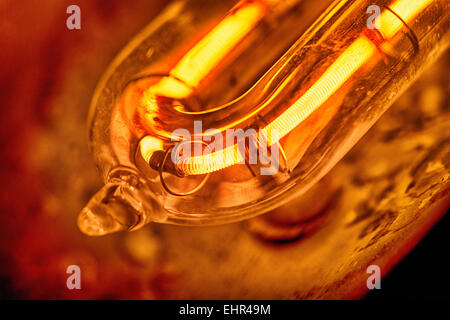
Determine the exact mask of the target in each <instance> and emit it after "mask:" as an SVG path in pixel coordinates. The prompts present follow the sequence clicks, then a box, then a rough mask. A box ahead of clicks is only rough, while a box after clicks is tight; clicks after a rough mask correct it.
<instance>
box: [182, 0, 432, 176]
mask: <svg viewBox="0 0 450 320" xmlns="http://www.w3.org/2000/svg"><path fill="white" fill-rule="evenodd" d="M430 2H431V0H423V1H420V2H418V1H413V2H412V3H411V1H409V0H399V1H397V2H395V3H394V4H392V5H391V9H392V10H393V11H394V12H396V13H397V14H399V16H400V17H402V19H404V21H406V22H409V21H411V20H412V19H413V18H414V17H415V16H416V15H417V14H418V13H419V12H420V11H422V10H423V9H424V8H425V7H426V6H427V5H428V4H429V3H430ZM241 10H242V9H241ZM380 22H381V25H382V30H381V32H382V33H383V35H384V36H385V37H386V38H391V37H392V36H394V35H395V34H396V33H397V32H398V31H400V30H401V28H402V27H403V25H402V23H401V21H399V20H398V18H396V17H395V16H394V15H393V14H392V13H391V12H389V11H384V12H383V13H382V15H381V16H380ZM220 29H221V28H219V30H220ZM245 30H246V31H245V32H248V31H249V30H250V29H245ZM239 34H240V35H241V36H242V35H243V33H239ZM207 38H208V37H206V38H205V39H203V40H206V39H207ZM229 39H230V40H229V41H230V43H232V42H233V40H232V38H229ZM208 41H212V43H215V44H214V46H217V42H215V41H214V38H212V39H208ZM202 42H203V41H202ZM202 46H205V47H208V46H207V45H206V43H202ZM199 48H201V46H200V47H199ZM200 52H201V50H200ZM211 52H215V51H214V50H213V51H211ZM375 52H376V47H375V45H374V44H373V43H372V42H371V41H370V40H368V39H367V38H366V37H364V36H361V37H359V38H358V39H357V40H356V41H355V42H354V43H353V44H351V45H350V46H349V47H348V48H347V49H346V50H345V51H344V52H343V53H342V54H341V56H339V58H338V59H337V60H336V61H335V62H334V63H333V64H332V65H331V66H330V67H329V68H328V69H327V70H326V71H325V73H324V74H323V75H322V76H321V77H320V78H319V79H318V80H317V82H315V83H314V84H313V85H312V86H311V87H310V88H309V89H308V90H307V91H306V92H305V93H304V94H303V95H302V96H301V97H300V98H299V99H298V100H297V101H296V102H295V103H294V104H293V105H292V106H291V107H289V108H288V109H287V110H286V111H285V112H284V113H282V114H281V115H280V116H279V117H278V118H276V119H275V120H274V121H272V122H271V123H270V124H268V125H267V126H266V127H265V128H264V129H263V130H264V131H265V132H275V133H276V138H271V135H269V136H268V137H267V141H268V146H270V145H273V144H274V143H277V142H278V141H279V140H280V139H281V138H283V137H284V136H285V135H286V134H288V133H289V132H290V131H291V130H292V129H294V128H295V127H296V126H298V125H299V124H300V123H301V122H302V121H303V120H304V119H306V118H307V117H308V116H309V115H310V114H311V113H312V112H314V110H316V109H317V108H318V107H320V106H321V105H322V104H323V103H324V102H325V101H326V100H327V99H329V98H330V96H331V95H333V93H335V92H336V91H337V90H338V89H339V88H340V87H341V86H342V85H343V84H344V83H345V82H346V81H347V80H348V79H349V78H350V77H351V76H352V75H353V74H354V73H355V72H356V71H357V70H358V69H359V68H360V67H361V66H362V65H363V64H364V63H366V62H367V61H368V60H369V59H370V58H371V57H372V55H373V54H374V53H375ZM188 55H189V54H188ZM217 55H218V57H220V58H219V59H216V58H213V57H210V60H208V62H210V63H211V64H209V63H208V64H206V65H205V68H204V69H200V70H199V72H198V74H196V75H194V76H192V77H191V78H190V81H189V82H188V83H190V84H194V85H195V84H198V81H200V80H201V78H198V77H196V76H199V75H202V76H204V75H205V74H206V73H207V72H208V71H209V70H210V69H211V68H212V67H213V66H214V64H212V63H217V61H219V60H220V59H221V58H223V57H224V54H222V53H221V51H217ZM199 56H202V55H197V54H194V53H192V56H191V57H188V58H186V60H185V61H183V64H181V65H180V67H179V68H175V69H176V70H178V72H180V70H181V71H183V70H185V69H184V68H187V67H186V66H189V65H190V66H194V64H192V62H189V60H190V59H192V57H199ZM183 60H184V59H183ZM242 161H243V159H242V155H241V154H240V153H239V150H238V148H237V145H233V146H229V147H226V148H224V149H222V150H220V151H215V152H212V153H209V154H207V155H203V156H194V157H191V158H188V159H186V160H185V162H184V163H183V164H182V165H181V166H180V167H179V169H180V170H181V171H182V172H183V173H185V174H187V175H198V174H206V173H210V172H214V171H218V170H221V169H224V168H226V167H229V166H231V165H234V164H237V163H239V162H242Z"/></svg>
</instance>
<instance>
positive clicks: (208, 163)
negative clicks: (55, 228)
mask: <svg viewBox="0 0 450 320" xmlns="http://www.w3.org/2000/svg"><path fill="white" fill-rule="evenodd" d="M243 160H244V159H243V158H242V155H241V153H240V152H239V149H238V145H237V144H235V145H232V146H230V147H227V148H223V149H222V150H218V151H214V152H211V153H208V154H205V155H202V156H194V157H190V158H186V161H187V162H184V163H183V164H181V165H180V166H179V167H178V168H179V170H180V171H181V172H183V173H184V174H186V175H199V174H206V173H209V172H214V171H218V170H222V169H225V168H227V167H230V166H232V165H235V164H237V163H240V162H242V161H243Z"/></svg>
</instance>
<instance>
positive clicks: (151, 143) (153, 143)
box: [139, 136, 164, 162]
mask: <svg viewBox="0 0 450 320" xmlns="http://www.w3.org/2000/svg"><path fill="white" fill-rule="evenodd" d="M139 146H140V147H141V154H142V157H143V158H144V160H145V161H147V162H149V161H150V157H151V156H152V154H153V153H154V152H155V151H158V150H163V149H164V148H163V143H162V141H161V140H160V139H158V138H153V137H150V136H146V137H144V138H142V140H141V142H140V143H139Z"/></svg>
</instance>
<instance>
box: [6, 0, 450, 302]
mask: <svg viewBox="0 0 450 320" xmlns="http://www.w3.org/2000/svg"><path fill="white" fill-rule="evenodd" d="M167 2H168V1H164V0H152V1H145V0H129V1H126V2H124V1H118V0H110V1H100V0H89V1H88V0H79V1H76V3H74V2H70V1H66V0H48V1H44V2H43V1H32V0H28V1H20V2H19V1H8V0H6V1H2V2H1V3H0V45H1V48H2V49H1V51H0V61H1V69H0V84H1V89H0V110H1V111H0V112H1V116H0V121H1V125H0V139H1V140H0V141H1V144H0V148H1V149H0V156H1V157H0V164H1V169H0V170H1V172H0V178H1V187H0V298H4V299H5V298H42V299H109V298H111V299H179V298H187V299H189V298H193V299H196V298H204V299H205V298H212V299H215V298H224V299H227V298H235V299H249V298H250V299H251V298H255V299H259V298H265V299H326V298H332V299H335V298H360V297H363V296H364V295H366V293H367V287H366V279H367V276H368V275H367V273H366V272H365V271H366V268H367V266H368V265H371V264H378V265H380V267H381V270H382V274H383V275H385V274H387V273H388V272H389V271H391V270H392V271H391V273H390V274H389V275H388V276H387V277H386V278H385V280H383V281H382V290H377V291H375V292H370V294H369V295H367V298H383V297H393V296H403V297H450V296H449V294H448V293H447V292H446V290H445V289H446V288H448V286H449V284H450V283H449V280H448V277H446V276H445V275H446V271H447V270H445V263H444V260H443V259H444V258H445V256H446V255H447V253H448V249H449V245H448V240H447V239H446V237H445V235H446V234H447V233H448V231H449V230H450V229H449V222H448V219H449V218H448V217H446V218H443V219H442V221H441V222H439V223H438V224H437V226H436V227H435V228H434V229H433V231H432V232H431V233H430V234H429V235H428V236H427V237H426V238H425V239H424V241H422V242H421V243H420V244H419V245H418V246H417V247H416V248H414V247H415V246H416V244H417V243H418V242H419V240H420V239H421V238H422V237H423V236H424V235H425V234H426V233H427V232H428V231H429V230H430V229H431V228H432V226H433V225H435V224H436V223H437V222H438V221H439V220H440V219H441V218H442V216H443V215H444V214H445V212H446V210H447V209H448V207H449V203H450V193H449V190H450V182H449V181H450V180H449V176H450V175H449V168H450V143H449V142H450V130H449V129H450V112H449V110H450V106H449V99H450V86H449V75H448V72H446V71H447V70H450V59H449V58H450V54H449V53H446V54H445V55H444V56H443V57H442V58H441V59H440V60H439V61H438V62H437V63H436V64H435V65H434V66H433V67H432V68H430V69H429V70H428V71H427V72H426V73H425V74H424V75H423V76H422V77H421V78H420V79H419V80H418V81H417V82H416V83H415V84H414V85H413V87H411V88H410V89H409V90H408V91H407V92H406V93H405V94H404V95H403V96H402V97H401V98H400V99H399V100H398V101H397V102H396V104H395V105H394V106H393V107H392V108H391V109H390V110H389V111H388V112H387V113H386V114H385V115H384V116H383V117H382V118H381V120H380V121H379V122H378V123H377V125H376V126H375V127H374V128H372V130H371V131H370V132H369V134H368V135H367V136H366V137H365V138H364V139H363V140H362V141H360V142H359V143H358V145H357V146H356V147H355V148H353V150H352V151H351V153H350V154H348V155H347V156H346V158H345V159H344V160H343V161H341V163H339V165H338V166H337V167H336V168H334V169H333V170H332V171H331V172H330V174H328V176H327V177H326V178H325V179H324V180H323V181H322V182H321V183H320V184H319V185H318V186H316V187H315V190H314V192H315V194H320V193H321V192H328V193H329V194H330V195H332V196H330V197H328V198H327V201H326V203H325V202H323V201H322V202H320V203H319V204H318V205H317V208H314V210H315V211H317V213H318V216H320V218H319V219H313V221H296V222H295V223H292V221H290V223H289V224H287V223H284V224H283V223H282V222H281V223H280V221H278V220H277V219H273V218H272V217H274V214H276V212H275V213H270V214H268V215H267V216H264V217H260V218H255V219H252V220H251V221H247V222H242V223H237V224H233V225H226V226H217V227H208V228H185V227H177V226H168V225H150V226H147V227H145V228H143V229H142V230H140V231H137V232H133V233H120V234H114V235H111V236H106V237H101V238H91V237H87V236H85V235H83V234H81V232H80V231H79V230H78V228H77V226H76V217H77V214H78V212H79V211H80V209H81V208H82V207H83V206H84V204H85V203H86V202H87V201H88V200H89V198H90V197H91V196H92V195H93V194H94V193H95V191H96V190H98V189H99V187H100V186H101V181H100V178H99V175H98V173H97V171H96V168H95V164H94V162H93V160H92V159H91V156H90V154H89V150H88V147H87V137H86V131H87V130H86V118H87V112H88V107H89V103H90V99H91V97H92V94H93V91H94V89H95V86H96V84H97V82H98V80H99V78H100V76H101V74H102V73H103V71H104V70H105V69H106V67H107V66H108V64H109V63H110V62H111V60H112V59H113V58H114V56H115V55H116V54H117V53H118V52H119V51H120V49H121V48H122V47H123V46H124V45H125V44H126V43H127V42H128V41H129V40H130V39H131V38H132V37H133V35H135V34H136V33H137V32H138V31H139V30H140V29H142V28H143V27H144V26H145V25H146V24H148V23H149V22H150V21H151V19H152V18H154V17H155V16H156V15H157V14H158V12H159V11H160V10H161V9H162V8H163V7H164V6H165V5H166V4H167ZM71 4H77V5H78V6H80V8H81V30H73V31H72V30H68V29H67V28H66V19H67V17H68V15H67V14H66V8H67V7H68V6H69V5H71ZM309 197H310V199H309V200H305V201H307V202H306V203H307V204H308V203H309V204H310V203H317V201H315V200H316V199H315V198H314V195H309ZM302 205H304V204H302V203H296V204H295V205H294V209H292V208H291V211H292V210H294V211H295V210H302V208H303V207H302ZM296 208H297V209H296ZM319 213H320V214H319ZM411 250H412V252H411V254H409V255H408V256H407V257H406V258H405V259H404V260H403V262H401V263H400V264H399V265H397V267H395V268H394V269H393V267H394V265H396V264H397V263H398V262H399V261H400V260H401V259H402V258H404V257H405V255H407V254H408V252H410V251H411ZM73 264H75V265H79V266H80V268H81V272H82V290H68V289H67V287H66V279H67V277H68V274H66V268H67V266H69V265H73Z"/></svg>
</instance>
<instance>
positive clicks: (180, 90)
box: [150, 1, 265, 99]
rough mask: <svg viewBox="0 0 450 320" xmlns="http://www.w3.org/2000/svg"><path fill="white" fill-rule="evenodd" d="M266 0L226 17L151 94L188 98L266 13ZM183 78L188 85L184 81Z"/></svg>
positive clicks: (244, 7)
mask: <svg viewBox="0 0 450 320" xmlns="http://www.w3.org/2000/svg"><path fill="white" fill-rule="evenodd" d="M264 9H265V4H264V2H263V1H258V2H249V3H247V4H245V5H242V6H240V7H239V8H238V9H237V10H236V11H234V12H233V13H232V14H230V15H228V16H227V17H225V18H224V19H223V20H222V21H221V22H220V23H219V24H218V25H217V26H216V27H215V28H214V29H213V30H212V31H211V32H210V33H208V34H207V35H206V36H205V37H204V38H203V39H202V40H200V42H198V43H197V44H196V45H195V46H194V47H193V48H192V49H191V50H190V51H189V52H188V53H187V54H186V55H185V56H184V57H183V58H182V59H181V60H180V61H179V62H178V63H177V65H176V66H175V67H174V68H173V69H172V70H171V72H170V74H171V75H172V76H173V78H165V79H163V80H161V81H160V82H159V83H158V84H156V85H155V86H152V87H151V88H150V90H151V94H157V95H161V96H165V97H170V98H177V99H181V98H186V97H187V96H189V95H190V94H191V93H192V89H191V88H195V87H196V86H197V85H198V84H199V83H200V81H201V80H202V79H203V78H204V77H205V76H206V75H207V74H208V73H209V72H210V71H211V70H212V69H213V68H214V67H215V66H217V64H218V63H219V62H220V61H221V60H223V58H225V56H226V55H227V54H228V53H229V52H230V51H231V49H233V48H234V47H235V46H236V44H237V43H238V42H239V41H240V40H242V38H244V37H245V35H247V34H248V32H249V31H251V30H252V29H253V27H254V26H255V24H256V23H257V22H258V21H259V20H260V19H261V18H262V17H263V15H264ZM174 78H175V79H181V80H183V82H184V83H186V84H187V85H183V84H182V83H181V82H180V81H177V80H175V79H174Z"/></svg>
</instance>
